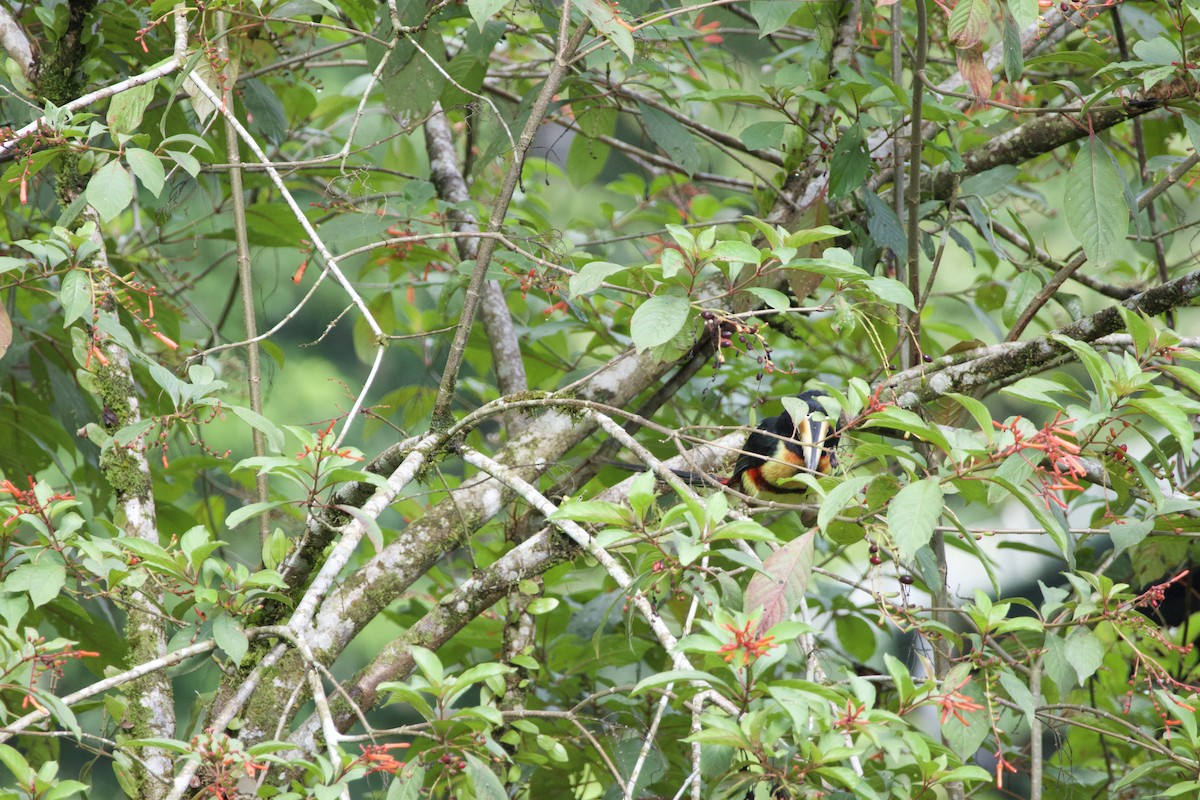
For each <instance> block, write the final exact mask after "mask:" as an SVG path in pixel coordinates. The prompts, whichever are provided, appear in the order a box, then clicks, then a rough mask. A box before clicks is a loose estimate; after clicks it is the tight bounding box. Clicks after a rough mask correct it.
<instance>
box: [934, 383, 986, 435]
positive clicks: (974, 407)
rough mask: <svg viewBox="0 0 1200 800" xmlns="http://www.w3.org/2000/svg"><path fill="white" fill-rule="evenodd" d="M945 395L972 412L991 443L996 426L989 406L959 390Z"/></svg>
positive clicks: (976, 422)
mask: <svg viewBox="0 0 1200 800" xmlns="http://www.w3.org/2000/svg"><path fill="white" fill-rule="evenodd" d="M944 396H945V397H948V398H950V399H951V400H953V401H954V402H956V403H958V404H959V405H960V406H962V407H963V408H965V409H966V410H967V411H968V412H970V414H971V416H972V417H974V419H975V424H976V425H978V426H979V430H981V431H982V432H983V435H984V437H985V438H986V439H987V442H988V444H991V443H992V436H993V433H992V428H993V427H994V426H993V425H992V414H991V412H990V411H988V409H987V406H985V405H984V404H983V403H981V402H980V401H979V400H976V399H975V398H974V397H971V396H970V395H965V394H959V393H958V392H947V393H946V394H945V395H944Z"/></svg>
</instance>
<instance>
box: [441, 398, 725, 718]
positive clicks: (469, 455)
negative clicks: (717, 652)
mask: <svg viewBox="0 0 1200 800" xmlns="http://www.w3.org/2000/svg"><path fill="white" fill-rule="evenodd" d="M596 416H597V417H599V416H600V415H596ZM610 421H611V420H610ZM614 424H615V423H614ZM462 457H463V460H464V461H466V462H467V463H468V464H470V465H471V466H473V467H476V468H477V469H481V470H483V471H484V472H486V473H487V474H489V475H491V476H492V477H493V478H495V479H496V480H498V481H500V482H501V483H503V484H504V485H505V486H507V487H508V488H509V489H511V490H512V491H514V492H516V493H517V494H518V495H520V496H521V498H522V499H524V500H525V502H527V503H529V504H530V505H531V506H533V507H534V508H535V509H537V511H539V512H540V513H542V514H544V515H546V517H547V518H549V517H550V515H552V514H553V513H554V512H555V511H557V510H558V507H557V506H556V505H554V503H552V502H550V500H549V499H548V498H547V497H546V496H545V495H543V494H542V493H541V492H539V491H538V490H537V489H536V488H535V487H534V486H533V485H532V484H530V483H528V482H526V481H525V480H524V479H523V478H521V476H520V475H518V474H517V473H516V472H515V471H513V470H511V469H509V468H508V467H506V466H504V465H503V464H499V463H497V462H495V461H493V460H492V459H490V458H488V457H487V456H485V455H484V454H483V453H480V452H478V451H475V450H466V449H464V450H463V453H462ZM550 522H551V524H553V525H554V526H556V527H557V528H558V529H559V530H561V531H562V532H563V533H565V534H566V535H567V536H568V537H570V538H571V540H572V541H574V542H575V543H576V544H578V545H579V546H580V547H582V548H583V549H584V550H586V551H587V552H588V554H589V555H591V556H592V558H594V559H596V561H597V562H598V563H599V564H600V566H602V567H604V570H605V572H607V573H608V575H609V577H611V578H612V579H613V580H614V581H616V584H617V586H619V587H621V590H622V591H624V592H626V593H627V595H626V596H627V597H629V602H630V603H632V604H633V606H634V608H636V609H637V610H638V612H639V613H641V615H642V617H643V618H645V620H646V622H647V623H649V625H650V630H651V631H653V632H654V635H655V637H656V638H657V639H658V641H659V642H660V643H661V644H662V646H663V648H664V649H665V650H666V651H667V655H668V656H669V657H670V659H671V663H672V664H674V666H675V669H679V670H692V669H693V667H692V664H691V662H690V661H688V659H687V656H685V655H683V654H682V653H680V652H678V650H677V647H678V644H679V641H678V640H677V639H676V638H675V634H673V633H671V630H670V628H668V627H667V623H665V622H664V621H663V618H662V617H661V616H659V614H658V612H657V611H655V610H654V606H652V605H650V601H648V600H647V599H646V597H645V595H643V594H642V593H641V592H640V591H634V592H632V593H630V588H631V586H632V585H633V579H632V578H631V577H630V576H629V573H628V572H626V571H625V568H624V567H622V566H621V565H620V564H619V563H618V562H617V560H616V559H615V558H613V557H612V555H610V554H609V553H608V551H607V550H605V549H604V548H603V547H600V546H599V545H597V544H596V540H595V539H593V538H592V535H591V534H590V533H588V532H587V531H585V530H584V529H583V527H582V526H580V525H579V523H577V522H574V521H573V520H569V519H551V520H550ZM705 694H707V695H711V697H712V701H713V704H714V705H716V706H719V707H720V708H721V709H723V710H724V711H725V712H727V713H729V714H731V715H733V716H735V717H736V716H738V715H739V714H740V713H741V712H739V710H738V707H737V706H736V705H734V703H733V702H732V701H730V700H729V699H727V698H726V697H724V696H723V695H721V694H718V693H717V692H715V691H711V690H709V691H708V692H706V693H705Z"/></svg>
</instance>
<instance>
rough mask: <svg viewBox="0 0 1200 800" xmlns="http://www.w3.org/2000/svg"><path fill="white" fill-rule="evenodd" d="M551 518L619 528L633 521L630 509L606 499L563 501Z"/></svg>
mask: <svg viewBox="0 0 1200 800" xmlns="http://www.w3.org/2000/svg"><path fill="white" fill-rule="evenodd" d="M549 519H573V520H575V521H577V522H595V523H598V524H600V525H612V526H614V527H618V528H624V527H628V526H629V525H630V524H631V522H632V520H631V519H630V518H629V509H627V508H625V507H624V506H620V505H618V504H616V503H610V502H608V501H606V500H571V501H569V502H566V503H563V504H562V505H561V506H560V507H559V508H558V510H557V511H555V512H554V513H553V514H551V515H550V516H549Z"/></svg>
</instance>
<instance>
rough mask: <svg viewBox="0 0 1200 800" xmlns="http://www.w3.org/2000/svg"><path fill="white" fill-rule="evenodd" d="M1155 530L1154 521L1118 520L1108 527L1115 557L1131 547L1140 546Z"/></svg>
mask: <svg viewBox="0 0 1200 800" xmlns="http://www.w3.org/2000/svg"><path fill="white" fill-rule="evenodd" d="M1152 530H1154V520H1152V519H1139V520H1117V521H1116V522H1114V523H1113V524H1112V525H1110V526H1109V527H1108V535H1109V537H1110V538H1111V539H1112V542H1113V556H1114V557H1116V556H1119V555H1121V553H1123V552H1125V551H1126V550H1128V549H1129V548H1131V547H1134V546H1136V545H1139V544H1141V543H1142V540H1143V539H1145V538H1146V537H1147V536H1149V535H1150V531H1152Z"/></svg>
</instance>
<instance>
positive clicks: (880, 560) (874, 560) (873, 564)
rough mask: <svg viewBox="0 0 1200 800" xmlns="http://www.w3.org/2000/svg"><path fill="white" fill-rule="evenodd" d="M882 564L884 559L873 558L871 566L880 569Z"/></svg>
mask: <svg viewBox="0 0 1200 800" xmlns="http://www.w3.org/2000/svg"><path fill="white" fill-rule="evenodd" d="M882 563H883V559H882V558H880V557H879V556H871V566H873V567H878V566H879V565H880V564H882Z"/></svg>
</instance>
